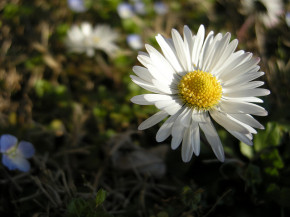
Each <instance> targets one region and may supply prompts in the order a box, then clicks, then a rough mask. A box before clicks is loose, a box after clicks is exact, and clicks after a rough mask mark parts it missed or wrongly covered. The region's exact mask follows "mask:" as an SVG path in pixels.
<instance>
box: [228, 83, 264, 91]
mask: <svg viewBox="0 0 290 217" xmlns="http://www.w3.org/2000/svg"><path fill="white" fill-rule="evenodd" d="M264 83H265V82H263V81H252V82H249V83H246V84H242V85H234V86H227V87H223V93H231V92H234V91H236V89H238V90H247V89H254V88H257V87H260V86H262V85H263V84H264Z"/></svg>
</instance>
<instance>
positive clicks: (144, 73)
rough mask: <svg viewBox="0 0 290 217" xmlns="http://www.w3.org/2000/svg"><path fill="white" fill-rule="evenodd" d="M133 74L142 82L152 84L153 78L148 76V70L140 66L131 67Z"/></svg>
mask: <svg viewBox="0 0 290 217" xmlns="http://www.w3.org/2000/svg"><path fill="white" fill-rule="evenodd" d="M133 72H134V73H135V74H136V75H137V76H138V77H140V78H142V79H143V80H145V81H147V82H149V83H152V80H153V76H152V75H151V74H150V72H149V71H148V69H146V68H144V67H142V66H134V67H133Z"/></svg>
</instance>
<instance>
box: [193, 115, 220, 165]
mask: <svg viewBox="0 0 290 217" xmlns="http://www.w3.org/2000/svg"><path fill="white" fill-rule="evenodd" d="M208 119H209V118H208ZM199 126H200V128H201V129H202V131H203V132H204V135H205V137H206V139H207V141H208V142H209V144H210V146H211V148H212V150H213V152H214V154H215V155H216V157H217V159H219V160H220V161H221V162H224V160H225V153H224V148H223V145H222V143H221V140H220V138H219V136H218V134H217V132H216V129H215V128H214V126H213V124H212V123H211V121H210V120H207V122H206V123H199Z"/></svg>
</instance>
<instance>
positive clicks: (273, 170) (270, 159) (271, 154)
mask: <svg viewBox="0 0 290 217" xmlns="http://www.w3.org/2000/svg"><path fill="white" fill-rule="evenodd" d="M261 160H262V161H263V163H264V164H265V166H266V167H265V169H264V171H265V173H267V174H268V175H270V176H279V171H278V169H282V168H283V167H284V163H283V161H282V158H281V156H280V154H279V152H278V150H277V149H274V150H271V151H267V152H265V153H263V154H261Z"/></svg>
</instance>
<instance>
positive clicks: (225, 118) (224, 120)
mask: <svg viewBox="0 0 290 217" xmlns="http://www.w3.org/2000/svg"><path fill="white" fill-rule="evenodd" d="M210 114H211V117H212V118H213V119H214V120H215V121H216V122H217V123H218V124H219V125H221V126H222V127H224V128H225V129H226V130H227V131H229V130H232V131H237V132H240V133H243V134H247V133H249V131H248V130H247V129H246V128H245V127H243V126H242V125H240V124H239V123H237V122H236V121H235V119H234V118H232V117H231V116H229V115H227V114H224V113H222V112H219V111H217V110H215V109H213V110H211V111H210Z"/></svg>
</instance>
